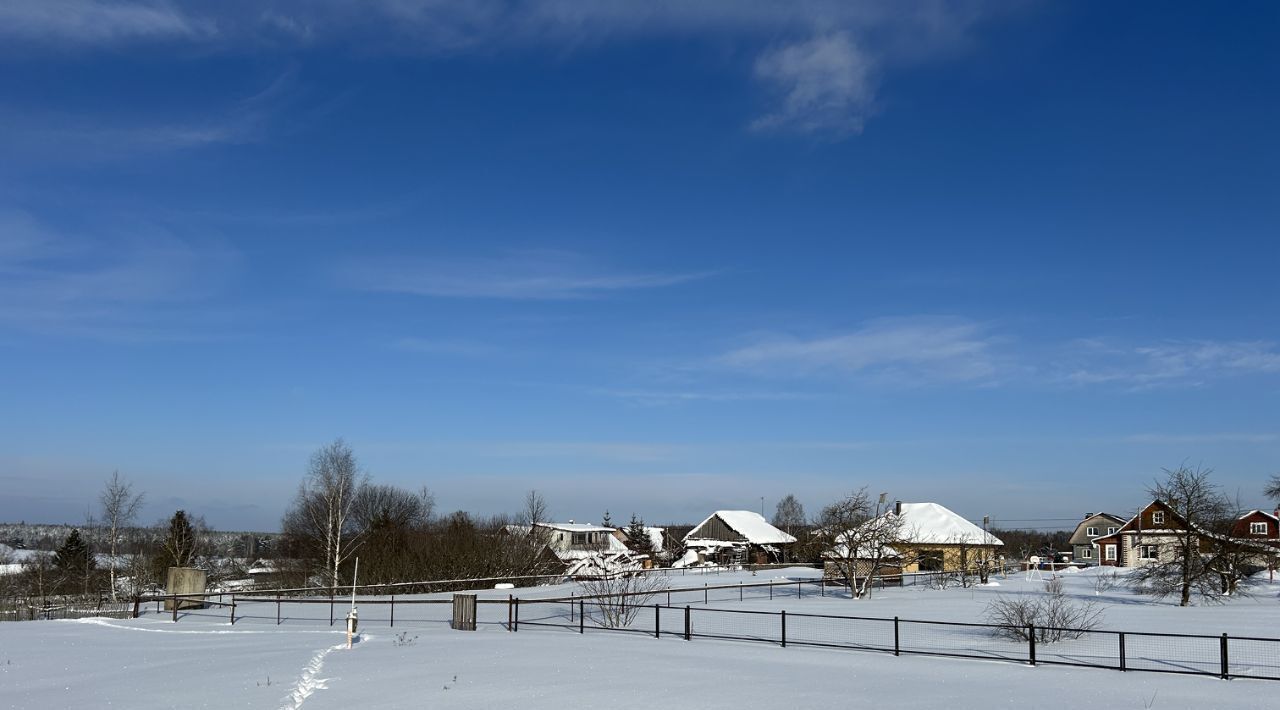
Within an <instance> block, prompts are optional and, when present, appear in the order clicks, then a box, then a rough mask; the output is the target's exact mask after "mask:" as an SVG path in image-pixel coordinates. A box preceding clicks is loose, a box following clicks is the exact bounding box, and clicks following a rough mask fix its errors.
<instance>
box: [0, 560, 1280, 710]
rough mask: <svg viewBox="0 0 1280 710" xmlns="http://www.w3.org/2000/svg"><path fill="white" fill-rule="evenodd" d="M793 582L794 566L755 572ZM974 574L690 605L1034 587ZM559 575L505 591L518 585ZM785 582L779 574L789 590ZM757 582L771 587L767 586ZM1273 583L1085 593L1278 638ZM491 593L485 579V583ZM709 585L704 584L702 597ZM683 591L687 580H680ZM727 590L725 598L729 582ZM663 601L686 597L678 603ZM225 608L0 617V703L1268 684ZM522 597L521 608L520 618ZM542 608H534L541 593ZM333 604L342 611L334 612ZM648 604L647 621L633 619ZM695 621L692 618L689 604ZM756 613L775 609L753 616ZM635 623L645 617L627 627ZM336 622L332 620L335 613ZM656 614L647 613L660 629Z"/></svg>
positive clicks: (375, 614) (760, 606) (1010, 696)
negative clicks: (1217, 600)
mask: <svg viewBox="0 0 1280 710" xmlns="http://www.w3.org/2000/svg"><path fill="white" fill-rule="evenodd" d="M775 574H777V575H779V576H784V577H790V578H794V577H795V576H798V575H804V574H812V572H811V571H809V572H802V571H799V570H796V571H786V572H781V573H770V574H769V575H768V576H769V577H772V576H774V575H775ZM766 578H767V577H763V578H762V577H761V576H756V577H752V576H751V575H749V574H746V575H740V576H733V575H721V576H712V577H707V578H700V577H697V578H695V577H685V578H680V577H675V578H673V579H672V580H671V581H672V583H673V585H675V586H694V585H695V584H698V585H700V584H701V583H703V582H709V583H711V584H718V583H734V582H736V581H740V580H741V581H745V582H759V581H763V579H766ZM1066 579H1067V583H1068V589H1069V590H1070V591H1071V592H1072V593H1073V594H1076V595H1080V596H1090V597H1092V596H1094V593H1093V589H1092V584H1091V582H1092V573H1083V574H1079V575H1068V576H1067V577H1066ZM999 583H1000V585H1001V586H999V587H986V588H979V589H948V590H941V591H939V590H929V589H925V588H918V589H911V588H907V589H896V590H887V591H885V592H884V593H878V594H877V596H875V597H873V598H872V599H871V600H861V601H852V600H849V599H842V598H835V597H830V596H829V597H818V596H809V594H810V592H811V591H812V589H811V588H806V589H805V594H806V596H805V597H804V598H800V599H797V598H796V597H795V596H794V593H793V594H792V596H790V597H784V596H782V594H781V593H778V594H776V595H775V599H774V600H773V601H772V602H770V601H769V600H768V598H767V597H764V598H761V597H756V598H752V599H748V600H745V601H742V602H738V601H737V600H736V598H732V597H730V596H724V597H723V598H721V599H719V600H714V601H713V603H711V604H710V605H708V606H710V607H715V608H726V609H752V610H761V611H763V610H768V611H776V610H779V609H786V610H787V611H788V613H789V614H792V613H817V614H824V613H825V614H845V615H861V616H875V617H883V616H895V615H897V616H901V617H903V618H913V619H936V620H949V621H980V620H981V616H982V610H983V609H984V608H985V606H986V603H987V602H988V601H989V600H990V599H991V598H993V597H994V595H998V594H1018V593H1038V591H1039V590H1040V589H1041V588H1042V587H1043V583H1042V582H1028V581H1025V580H1023V579H1021V578H1011V579H1007V580H999ZM570 589H571V587H568V586H566V587H563V588H541V589H538V590H536V591H535V590H517V592H518V593H519V594H520V596H521V597H522V598H526V599H527V598H530V597H532V596H543V597H546V596H553V595H556V594H559V593H563V592H566V591H569V590H570ZM791 589H792V590H793V592H794V585H791ZM775 591H777V590H775ZM1278 591H1280V586H1277V585H1266V584H1264V585H1262V586H1260V587H1259V588H1258V589H1257V591H1256V592H1255V594H1254V596H1252V597H1251V598H1242V599H1236V600H1232V601H1230V602H1229V603H1227V604H1225V605H1221V606H1205V607H1194V608H1190V609H1180V608H1177V607H1176V606H1173V605H1171V604H1169V603H1166V602H1156V601H1153V600H1151V599H1148V598H1146V597H1142V596H1138V595H1134V594H1132V593H1130V592H1127V591H1123V590H1118V591H1114V592H1111V593H1110V594H1108V595H1105V596H1104V597H1103V600H1104V601H1105V603H1106V605H1107V607H1106V617H1105V619H1104V622H1103V624H1104V626H1105V627H1107V628H1114V629H1125V630H1132V631H1137V630H1162V631H1180V632H1184V633H1204V634H1220V633H1223V632H1227V633H1230V634H1233V635H1260V636H1275V635H1280V633H1277V630H1280V623H1277V622H1280V600H1278V599H1277V592H1278ZM506 594H507V592H506V591H501V592H499V591H493V590H490V591H489V592H487V593H485V596H488V597H490V598H505V596H506ZM722 595H723V593H722ZM686 596H689V597H690V598H689V599H688V600H687V601H689V602H692V597H693V596H694V595H686ZM745 596H747V595H746V594H744V597H745ZM679 603H681V604H683V603H686V602H683V601H682V602H679ZM248 607H249V605H247V604H243V603H242V604H241V605H240V608H239V609H238V614H239V613H240V612H241V611H244V612H246V615H245V616H243V617H240V616H238V619H237V623H236V624H235V626H231V625H229V624H228V623H227V619H226V617H225V615H224V614H225V610H222V609H214V610H206V611H200V612H191V613H185V614H184V615H183V616H182V618H181V620H180V621H179V622H178V623H176V624H175V623H173V622H172V621H170V620H169V616H168V614H167V613H166V614H155V613H154V612H152V613H148V614H146V615H144V616H143V618H140V619H136V620H108V619H89V620H80V621H66V622H61V621H37V622H14V623H6V624H3V625H0V707H10V708H51V707H67V708H89V707H95V708H96V707H108V706H113V707H128V708H142V709H148V708H172V707H215V708H223V707H247V708H287V709H290V710H292V709H295V708H302V707H305V708H307V709H308V710H312V709H314V710H323V709H324V708H350V707H364V708H401V707H404V708H409V707H413V708H417V707H448V708H495V707H502V706H507V705H516V704H518V707H521V708H522V709H530V710H538V709H541V708H547V709H551V708H555V710H562V709H563V708H569V707H589V706H598V705H607V706H609V707H611V708H633V707H634V708H640V707H644V708H650V707H654V706H659V707H662V706H665V707H699V708H735V709H736V708H748V707H762V706H765V705H786V706H802V705H811V706H821V705H829V706H833V707H845V706H848V705H850V704H852V702H854V701H856V700H859V699H867V700H875V701H881V702H890V701H891V702H896V703H898V704H899V705H901V706H904V707H949V708H961V709H963V708H988V707H1074V706H1079V705H1083V704H1086V703H1097V704H1102V703H1105V704H1106V705H1107V706H1109V707H1117V708H1129V707H1132V708H1146V707H1151V708H1232V707H1256V706H1257V705H1258V702H1259V700H1260V699H1262V698H1265V697H1269V696H1273V695H1275V693H1277V692H1280V682H1274V681H1255V680H1231V681H1221V680H1217V679H1214V678H1207V677H1189V676H1176V675H1166V674H1155V673H1120V672H1118V671H1110V670H1097V669H1077V668H1067V667H1054V666H1036V667H1031V666H1028V665H1024V664H1018V663H1010V662H999V661H982V660H970V659H951V658H937V657H926V656H902V657H894V656H892V655H888V654H883V653H872V652H858V651H848V650H833V649H823V648H796V647H792V646H789V647H787V648H781V647H780V646H778V645H774V644H765V643H744V642H738V641H720V640H713V639H695V640H693V641H684V640H683V639H682V638H680V637H679V636H678V635H676V634H672V635H669V636H664V637H662V638H660V639H655V638H653V637H652V636H651V635H645V634H639V633H636V634H625V633H611V632H606V631H594V632H592V631H588V632H587V633H586V634H585V635H579V634H578V633H576V632H575V631H570V630H567V629H558V628H537V627H532V626H522V627H521V630H520V632H519V633H514V634H513V633H509V632H507V631H506V630H504V628H503V626H502V623H503V622H505V621H506V613H507V612H506V606H505V605H500V604H499V605H483V606H482V607H481V612H480V617H481V622H482V623H481V625H480V630H478V631H476V632H473V633H471V632H458V631H452V630H450V629H449V628H448V625H447V623H445V622H444V619H446V618H447V616H448V607H447V606H446V605H433V606H418V607H406V606H403V605H401V606H397V609H396V626H395V628H394V629H392V628H389V626H388V622H389V618H387V617H388V615H387V611H388V608H387V606H386V605H383V606H381V607H379V606H375V605H372V604H369V603H368V600H366V601H365V603H364V604H363V605H362V606H361V607H360V613H361V618H362V630H363V633H362V634H361V637H360V639H359V642H358V643H356V644H355V647H354V648H352V649H351V650H347V649H346V648H345V644H344V635H343V634H342V632H341V631H340V630H339V629H338V628H337V627H334V628H333V629H331V628H330V627H329V626H328V616H329V609H328V605H327V604H321V605H310V606H304V605H286V606H285V607H283V608H282V622H283V623H282V624H281V625H279V626H277V625H276V618H275V605H274V604H269V605H262V604H259V605H256V606H255V607H254V608H252V609H250V608H248ZM532 608H536V607H531V608H530V609H529V610H525V611H524V613H522V618H526V619H527V618H532V617H533V616H534V615H535V614H534V612H532ZM548 609H550V607H548ZM337 616H338V617H339V619H340V618H341V616H342V609H341V607H339V609H338V612H337ZM648 618H649V619H651V617H648ZM695 618H696V617H695ZM759 618H762V619H772V618H775V617H759ZM647 623H648V626H649V628H651V627H652V623H651V621H649V622H647ZM340 624H341V621H339V625H340ZM665 626H666V623H665V622H664V627H665Z"/></svg>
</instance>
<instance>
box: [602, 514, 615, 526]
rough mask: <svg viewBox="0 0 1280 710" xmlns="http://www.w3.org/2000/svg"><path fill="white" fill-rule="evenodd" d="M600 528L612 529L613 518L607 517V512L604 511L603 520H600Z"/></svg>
mask: <svg viewBox="0 0 1280 710" xmlns="http://www.w3.org/2000/svg"><path fill="white" fill-rule="evenodd" d="M600 526H601V527H605V528H611V527H613V518H610V517H609V511H607V510H606V511H604V518H602V519H601V520H600Z"/></svg>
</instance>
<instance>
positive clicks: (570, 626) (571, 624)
mask: <svg viewBox="0 0 1280 710" xmlns="http://www.w3.org/2000/svg"><path fill="white" fill-rule="evenodd" d="M828 593H830V592H829V590H824V589H823V588H822V587H821V586H819V585H817V584H815V583H814V580H805V581H804V582H802V583H796V582H794V581H791V582H776V583H770V582H763V583H759V584H754V585H753V584H740V585H715V586H713V585H710V584H708V585H706V586H704V587H702V588H697V587H693V588H688V587H686V588H681V589H670V590H661V591H659V592H656V593H648V594H642V595H639V596H637V597H634V598H632V597H627V596H626V595H621V596H617V597H606V598H597V597H570V598H550V599H547V598H543V599H523V600H521V599H518V598H510V599H505V598H488V599H480V600H478V606H477V611H476V619H477V626H479V627H491V628H501V629H506V630H510V631H518V630H520V629H521V628H523V627H529V628H534V629H538V628H542V629H549V628H558V629H562V630H565V631H572V632H576V633H587V632H593V633H594V632H599V631H621V632H630V633H636V634H646V635H656V636H659V637H667V638H670V637H673V636H674V637H677V638H689V639H698V638H712V639H725V640H736V641H748V642H758V643H769V644H775V645H784V646H787V645H796V646H816V647H829V648H842V649H850V650H866V651H877V652H889V653H898V654H924V655H934V656H955V657H964V658H979V659H989V660H1003V661H1009V662H1017V663H1031V662H1034V663H1038V664H1053V665H1072V666H1083V667H1091V668H1108V669H1114V670H1126V671H1148V672H1164V673H1186V674H1195V675H1209V676H1223V677H1241V678H1258V679H1271V680H1280V639H1273V638H1256V637H1228V636H1225V635H1224V636H1203V635H1192V634H1173V633H1149V632H1117V631H1102V630H1091V631H1083V630H1062V629H1045V628H1036V629H1034V638H1035V641H1034V643H1032V640H1031V639H1030V638H1028V635H1029V634H1031V633H1033V630H1032V629H1030V628H1018V629H1009V628H1003V627H999V626H994V625H990V624H977V623H956V622H943V621H921V620H913V619H894V618H873V617H855V616H843V615H833V614H805V613H794V612H792V613H787V612H776V611H764V610H750V609H742V608H738V609H730V608H725V604H726V603H728V602H738V601H744V602H745V601H749V600H759V599H769V598H773V599H775V600H777V599H787V598H791V599H804V598H809V597H817V596H822V595H826V594H828ZM163 601H164V600H163V599H153V600H150V601H148V602H147V604H146V605H144V606H142V607H141V608H139V611H140V612H142V613H143V614H148V615H150V614H157V615H161V616H162V617H169V616H175V618H178V619H182V618H194V619H202V618H203V619H205V620H214V621H219V622H225V621H226V620H228V619H229V618H231V616H232V614H233V612H234V618H235V622H234V623H237V624H242V623H245V624H276V625H286V624H304V625H308V626H314V625H317V624H328V625H334V626H340V625H342V624H343V622H344V619H345V616H346V612H347V610H348V609H349V607H350V598H349V597H348V598H347V599H342V598H340V597H333V598H329V597H321V598H301V597H277V598H270V597H252V598H245V597H240V598H238V599H237V598H235V597H233V596H231V595H227V596H226V597H218V596H210V597H209V598H208V599H206V600H205V601H206V604H207V605H206V606H205V607H204V608H180V609H179V611H178V612H177V613H176V615H175V614H174V612H172V611H171V610H167V609H164V608H163V603H162V602H163ZM233 605H234V606H233ZM357 605H358V608H359V611H360V624H361V628H368V627H369V626H390V627H396V626H405V627H409V628H412V627H415V626H417V627H426V626H433V625H443V626H448V625H449V624H450V623H451V619H452V616H451V611H452V605H451V600H450V599H441V598H422V597H410V598H399V599H397V598H396V597H394V596H392V595H386V596H366V597H360V598H359V599H358V600H357Z"/></svg>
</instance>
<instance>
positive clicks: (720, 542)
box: [677, 510, 796, 566]
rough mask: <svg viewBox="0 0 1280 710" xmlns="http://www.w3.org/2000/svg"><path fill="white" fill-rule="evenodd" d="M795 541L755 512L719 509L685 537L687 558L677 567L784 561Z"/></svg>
mask: <svg viewBox="0 0 1280 710" xmlns="http://www.w3.org/2000/svg"><path fill="white" fill-rule="evenodd" d="M795 542H796V539H795V538H794V537H792V536H791V535H788V534H787V533H785V532H782V531H781V530H779V529H777V528H775V527H774V526H772V525H770V524H769V521H767V520H765V519H764V516H763V515H760V514H759V513H757V512H755V511H751V510H717V511H716V512H714V513H712V514H711V515H710V516H708V517H707V519H706V520H703V521H702V522H701V523H698V525H696V526H695V527H694V528H693V530H691V531H689V534H688V535H685V537H684V546H685V556H684V558H682V559H681V560H680V561H679V562H677V564H678V565H680V566H685V565H689V564H696V563H702V562H712V563H715V564H721V565H735V564H768V563H770V562H782V561H783V558H784V557H785V554H786V552H787V550H788V549H789V548H790V547H791V546H792V545H794V544H795Z"/></svg>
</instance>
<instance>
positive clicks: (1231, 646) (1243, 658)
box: [1227, 638, 1280, 680]
mask: <svg viewBox="0 0 1280 710" xmlns="http://www.w3.org/2000/svg"><path fill="white" fill-rule="evenodd" d="M1227 658H1228V659H1229V660H1228V662H1227V668H1228V671H1229V672H1230V674H1231V675H1232V676H1238V677H1240V678H1265V679H1270V680H1280V643H1277V642H1276V640H1275V639H1260V638H1228V639H1227Z"/></svg>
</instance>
